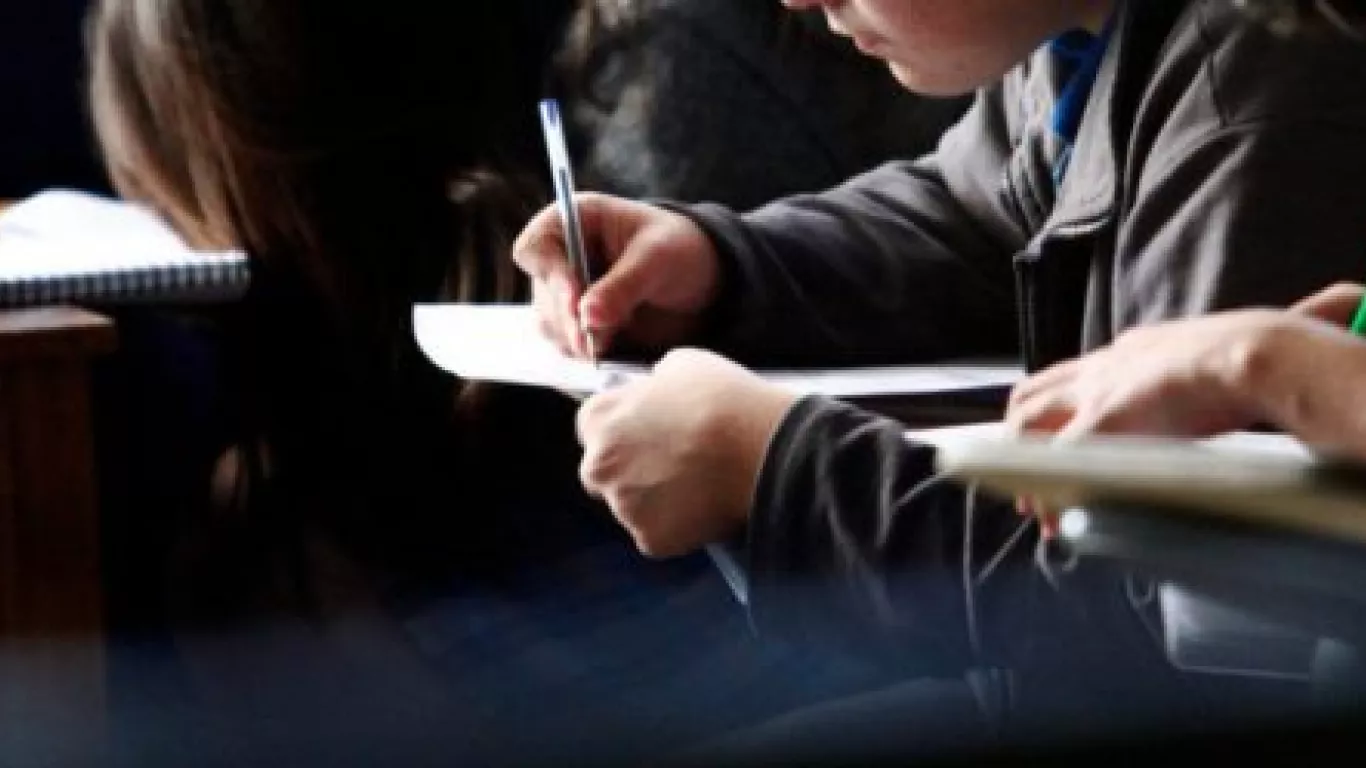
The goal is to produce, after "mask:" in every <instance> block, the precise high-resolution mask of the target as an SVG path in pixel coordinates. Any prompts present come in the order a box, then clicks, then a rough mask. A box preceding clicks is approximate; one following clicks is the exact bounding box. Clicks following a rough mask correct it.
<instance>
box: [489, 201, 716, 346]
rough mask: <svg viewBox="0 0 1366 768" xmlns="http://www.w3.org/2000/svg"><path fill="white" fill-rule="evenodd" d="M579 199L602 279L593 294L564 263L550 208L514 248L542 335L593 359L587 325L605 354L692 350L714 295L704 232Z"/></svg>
mask: <svg viewBox="0 0 1366 768" xmlns="http://www.w3.org/2000/svg"><path fill="white" fill-rule="evenodd" d="M576 200H577V202H578V208H579V217H580V219H581V221H582V223H583V237H584V243H585V246H586V247H587V249H588V252H589V256H590V261H591V262H592V264H593V269H594V272H595V273H596V274H600V275H601V277H600V278H599V279H598V280H597V281H596V282H595V283H594V284H593V285H592V286H591V287H589V288H588V290H587V291H583V290H582V286H580V285H579V278H578V276H577V275H576V274H575V273H574V271H573V269H572V268H571V266H570V264H569V260H568V257H567V256H566V255H565V254H566V250H565V244H564V243H565V241H564V225H563V223H562V222H561V220H560V215H559V212H558V211H557V209H556V208H555V207H554V206H550V207H547V208H546V209H544V210H542V211H541V212H540V213H539V214H537V215H536V217H535V218H533V219H532V220H531V222H530V223H529V224H527V226H526V229H524V230H523V231H522V234H521V235H520V236H519V237H518V238H517V242H516V243H514V244H513V248H512V258H513V260H514V261H515V262H516V263H517V266H518V267H520V268H521V270H522V271H523V272H525V273H526V274H527V275H528V276H530V278H531V285H532V296H533V301H534V303H535V305H536V310H537V314H538V315H539V316H540V319H541V327H542V329H543V330H544V331H545V333H546V335H547V336H548V337H549V338H550V339H551V340H552V341H554V342H555V343H556V344H557V345H559V347H560V348H561V349H563V350H564V351H565V352H566V353H568V354H571V355H575V356H577V357H585V356H586V355H587V349H586V344H585V340H584V339H583V337H582V336H581V335H580V333H579V330H580V327H581V326H582V328H583V329H586V330H588V331H589V332H591V333H592V334H593V337H594V339H595V341H596V343H597V346H598V350H599V352H601V351H602V350H604V349H607V348H608V347H609V346H610V345H611V343H612V340H613V339H615V338H618V337H620V338H622V339H623V340H626V341H629V342H631V343H634V344H638V345H641V346H645V347H649V348H655V349H667V348H669V347H671V346H675V345H677V344H681V343H684V342H686V341H687V340H688V337H689V336H691V335H692V334H693V333H694V331H695V330H696V327H697V325H698V322H699V320H700V318H701V315H702V313H703V312H704V311H705V310H706V309H707V308H708V307H709V306H710V305H711V303H712V301H713V299H714V297H715V295H716V292H717V288H718V285H717V283H718V280H719V278H718V272H719V267H718V264H717V256H716V250H715V249H714V248H713V246H712V244H711V240H710V239H709V238H708V237H707V235H706V233H705V232H703V231H702V230H701V229H700V228H699V227H698V226H697V225H696V224H693V223H692V221H690V220H689V219H688V218H687V217H685V216H680V215H679V214H676V213H672V212H670V211H666V210H664V209H662V208H655V207H654V206H650V205H645V204H644V203H637V202H634V201H631V200H624V199H621V198H616V197H609V196H606V195H597V194H581V195H578V196H577V197H576ZM581 320H582V322H580V321H581Z"/></svg>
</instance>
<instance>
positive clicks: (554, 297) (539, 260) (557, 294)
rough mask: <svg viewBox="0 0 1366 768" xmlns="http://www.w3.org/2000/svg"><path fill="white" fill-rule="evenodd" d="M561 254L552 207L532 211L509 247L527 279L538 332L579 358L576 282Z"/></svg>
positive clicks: (560, 237) (557, 217)
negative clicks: (537, 321)
mask: <svg viewBox="0 0 1366 768" xmlns="http://www.w3.org/2000/svg"><path fill="white" fill-rule="evenodd" d="M565 253H566V250H565V244H564V225H563V223H562V221H561V219H560V215H559V212H558V211H557V210H556V209H555V208H554V207H548V208H545V209H542V210H541V212H540V213H538V214H536V216H535V217H533V218H532V220H531V222H530V223H528V224H527V226H526V228H525V229H523V230H522V233H521V234H520V235H519V236H518V237H517V241H516V242H515V243H514V244H513V246H512V260H513V262H515V263H516V264H517V267H518V268H519V269H521V270H522V271H523V272H525V273H526V274H527V276H528V277H530V278H531V300H532V305H533V306H534V307H535V309H536V316H537V318H538V320H539V321H540V326H541V332H542V333H543V334H544V335H545V337H546V338H548V339H550V340H551V341H552V342H553V343H554V344H555V345H556V346H557V347H559V348H560V350H561V351H562V352H564V353H565V354H567V355H572V356H575V357H583V356H584V353H585V351H586V350H585V345H584V340H583V336H582V334H581V333H580V331H579V320H578V302H579V287H578V281H577V279H576V277H575V275H574V274H573V270H572V268H571V267H570V264H569V260H568V258H567V257H566V255H565Z"/></svg>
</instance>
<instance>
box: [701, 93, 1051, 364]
mask: <svg viewBox="0 0 1366 768" xmlns="http://www.w3.org/2000/svg"><path fill="white" fill-rule="evenodd" d="M1002 102H1003V97H1002V95H1001V94H1000V93H997V92H989V93H986V94H984V95H983V96H982V97H979V99H978V101H977V103H976V104H975V105H974V107H973V109H972V110H971V111H970V112H969V114H968V115H967V116H965V118H964V120H963V121H962V122H960V124H959V125H957V126H955V128H954V129H953V130H951V131H950V132H949V133H948V134H947V135H946V136H945V138H944V140H943V141H942V142H941V144H940V148H939V150H938V151H937V152H936V153H934V154H932V155H929V156H927V157H925V158H923V159H921V160H919V161H915V162H894V163H890V164H887V165H885V166H883V167H881V168H878V169H876V170H873V171H870V172H868V173H866V174H864V175H862V176H859V177H856V178H855V179H853V180H851V181H850V182H848V183H846V184H844V185H843V186H840V187H837V188H835V189H833V190H831V191H828V192H826V193H823V194H818V195H804V196H797V197H792V198H788V199H785V200H781V201H778V202H776V203H772V204H770V205H768V206H765V207H763V208H760V209H758V210H756V211H753V212H751V213H748V214H744V215H740V214H737V213H735V212H732V211H730V210H728V209H726V208H723V207H720V206H716V205H699V206H693V207H691V208H687V209H683V212H685V213H687V214H688V215H690V216H691V217H692V218H693V219H694V220H695V221H697V222H698V223H699V224H700V225H701V226H702V227H703V228H704V229H705V230H707V232H708V234H709V235H710V236H711V238H712V240H713V242H714V243H715V244H716V245H717V247H718V251H719V252H720V254H721V257H722V269H723V275H724V278H723V286H724V288H723V294H722V299H721V300H720V301H719V302H718V305H717V307H716V310H715V312H714V315H713V318H712V319H713V321H714V322H713V323H712V324H711V330H712V333H711V334H710V336H709V338H708V339H707V342H708V345H709V346H712V347H715V348H717V349H719V350H721V351H724V352H726V353H729V354H731V355H733V356H735V357H738V358H741V359H744V360H746V361H747V362H751V363H753V362H758V361H764V362H784V363H789V364H801V363H856V362H877V361H893V360H899V361H905V360H914V359H932V358H936V357H944V356H951V355H957V356H962V355H967V354H989V353H1008V352H1011V351H1013V350H1014V349H1015V347H1016V319H1015V300H1014V290H1013V289H1014V277H1013V272H1012V261H1011V257H1012V256H1013V254H1014V252H1015V251H1016V250H1017V249H1018V248H1020V247H1021V246H1022V245H1023V243H1024V242H1025V240H1026V238H1027V234H1026V233H1025V232H1024V231H1023V229H1022V228H1021V227H1020V226H1019V225H1018V223H1017V222H1015V221H1014V220H1012V219H1011V217H1010V216H1009V215H1008V214H1007V213H1006V211H1005V208H1004V206H1003V204H1002V203H1001V202H1000V195H999V193H998V188H997V185H998V184H999V182H1000V179H1002V178H1003V169H1004V167H1005V164H1006V162H1007V159H1008V157H1009V154H1010V141H1009V137H1008V135H1007V134H1008V129H1007V125H1006V122H1007V121H1006V117H1005V113H1004V109H1003V107H1002ZM948 166H951V167H952V169H951V171H950V172H947V173H946V172H945V171H944V168H946V167H948Z"/></svg>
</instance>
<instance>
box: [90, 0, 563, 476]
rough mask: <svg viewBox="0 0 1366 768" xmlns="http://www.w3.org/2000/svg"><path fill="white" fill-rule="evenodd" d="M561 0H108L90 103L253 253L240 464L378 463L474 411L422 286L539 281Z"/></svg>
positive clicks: (172, 205)
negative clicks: (422, 343)
mask: <svg viewBox="0 0 1366 768" xmlns="http://www.w3.org/2000/svg"><path fill="white" fill-rule="evenodd" d="M555 7H556V3H553V2H552V3H546V2H545V1H544V0H460V2H435V3H433V2H429V0H387V2H384V3H381V4H379V5H375V4H370V3H364V4H363V3H347V2H335V1H334V0H100V1H99V2H97V3H96V5H95V6H94V8H93V9H92V12H91V16H90V19H89V24H88V28H87V35H88V46H89V52H90V66H91V71H90V104H91V110H92V117H93V121H94V124H95V127H96V132H97V134H98V138H99V143H100V145H101V147H102V149H103V153H104V158H105V161H106V165H107V168H108V170H109V173H110V175H111V178H112V180H113V182H114V184H115V186H116V188H117V189H118V190H120V191H121V192H122V193H123V194H124V195H125V196H127V197H130V198H136V199H140V200H143V201H146V202H147V203H149V204H151V205H152V206H154V207H155V208H157V209H158V210H160V211H161V212H162V213H163V214H164V215H165V217H166V218H167V219H169V220H170V221H171V222H172V223H173V224H174V225H175V226H176V227H177V228H178V229H179V230H180V231H181V232H182V233H183V234H185V236H186V237H187V238H188V239H190V240H191V241H193V242H198V243H203V244H213V245H217V246H235V247H240V248H242V249H244V250H245V251H246V252H247V253H248V255H249V257H250V258H251V264H252V287H251V289H250V291H249V293H248V296H247V297H246V299H245V300H244V302H242V304H241V305H240V307H236V308H234V310H233V312H232V313H230V315H229V321H228V323H227V325H228V333H227V338H228V342H227V349H228V352H227V359H228V369H229V371H230V372H231V382H230V384H229V387H230V389H232V390H233V391H234V392H235V394H236V396H237V403H238V406H237V407H238V413H237V414H236V415H235V417H234V418H233V419H232V421H233V423H234V424H236V425H237V427H236V428H237V430H238V431H239V434H238V436H237V444H238V447H239V451H238V453H237V454H236V456H235V458H234V460H233V461H232V462H231V465H232V466H234V467H238V466H246V467H247V468H248V470H252V468H254V471H248V472H247V475H248V476H253V475H272V474H274V473H275V472H274V470H275V469H278V468H284V467H290V466H293V467H300V468H303V469H304V470H305V471H304V472H302V475H303V476H308V477H315V478H316V477H323V476H327V475H328V474H329V473H330V474H331V475H332V477H334V478H336V479H338V480H339V481H341V482H351V481H353V480H357V481H358V480H359V478H358V477H357V473H359V474H361V475H363V474H365V473H367V472H382V469H380V468H376V467H375V466H374V465H376V464H381V465H382V464H384V463H385V462H391V463H393V464H395V465H397V464H400V463H402V461H403V459H402V458H398V457H391V454H394V453H400V454H405V455H406V454H409V453H413V454H415V453H420V452H421V451H423V450H424V449H425V448H428V447H430V446H429V445H428V444H427V443H424V442H423V440H424V439H425V438H423V437H422V436H423V435H425V434H427V432H428V431H430V432H431V434H433V435H434V434H436V431H437V430H438V429H439V428H440V427H443V426H444V427H447V428H448V427H449V426H450V425H449V421H450V420H451V419H455V420H456V421H457V424H458V423H460V420H461V419H464V418H465V416H464V415H462V408H461V407H457V396H458V397H459V402H460V403H461V404H464V403H466V402H467V401H468V398H467V397H466V396H467V395H468V394H469V388H466V387H463V386H461V385H460V384H459V383H458V382H453V381H452V380H451V379H449V378H447V377H445V376H443V375H442V374H440V373H439V372H437V371H435V370H434V369H433V368H432V367H431V366H430V364H428V363H427V362H426V361H425V360H423V359H422V357H421V355H420V353H419V352H418V350H417V348H416V345H415V343H414V341H413V339H412V338H411V327H410V324H411V320H410V316H411V307H412V305H413V303H415V302H420V301H432V300H438V299H460V300H467V301H494V300H515V299H519V298H521V297H522V296H523V295H524V285H523V282H522V280H521V279H520V277H519V275H518V274H517V272H516V271H515V269H514V268H513V266H512V264H511V263H510V261H509V258H508V249H509V245H510V239H511V236H512V235H513V234H515V232H516V229H517V228H518V227H519V226H520V225H521V224H522V223H523V222H524V221H525V220H526V218H527V217H528V216H529V214H530V213H531V212H532V211H534V210H535V209H536V208H537V207H539V205H540V204H542V202H543V201H544V200H545V199H546V192H545V190H544V188H543V184H542V179H544V178H545V171H544V167H543V165H542V163H543V160H542V158H543V153H544V150H543V149H542V144H541V140H540V136H539V128H538V124H537V122H536V110H535V101H536V99H537V98H538V97H539V96H540V95H541V93H542V90H543V86H544V85H545V80H546V73H547V71H548V64H549V60H550V55H551V53H552V51H553V50H554V48H555V46H556V44H557V40H558V36H559V32H560V27H559V19H560V18H561V17H562V16H563V14H562V13H557V12H556V11H555V10H554V8H555ZM465 410H468V409H465ZM429 425H430V427H429ZM448 431H449V430H448ZM431 439H433V440H434V439H436V438H435V437H433V438H431ZM400 445H403V446H405V447H406V448H407V449H408V450H406V451H399V450H398V447H399V446H400ZM242 451H245V453H242ZM357 453H359V454H360V455H356V454H357ZM243 459H245V461H243ZM309 470H311V471H309ZM294 474H296V475H299V474H300V473H294Z"/></svg>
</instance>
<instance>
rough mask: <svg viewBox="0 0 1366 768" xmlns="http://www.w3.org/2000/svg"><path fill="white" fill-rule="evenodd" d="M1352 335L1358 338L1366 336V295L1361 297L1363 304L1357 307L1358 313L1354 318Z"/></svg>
mask: <svg viewBox="0 0 1366 768" xmlns="http://www.w3.org/2000/svg"><path fill="white" fill-rule="evenodd" d="M1352 333H1354V334H1356V335H1358V336H1366V295H1363V296H1362V297H1361V303H1360V304H1358V305H1357V313H1356V315H1354V316H1353V317H1352Z"/></svg>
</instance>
